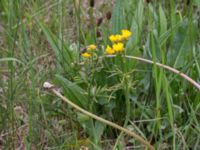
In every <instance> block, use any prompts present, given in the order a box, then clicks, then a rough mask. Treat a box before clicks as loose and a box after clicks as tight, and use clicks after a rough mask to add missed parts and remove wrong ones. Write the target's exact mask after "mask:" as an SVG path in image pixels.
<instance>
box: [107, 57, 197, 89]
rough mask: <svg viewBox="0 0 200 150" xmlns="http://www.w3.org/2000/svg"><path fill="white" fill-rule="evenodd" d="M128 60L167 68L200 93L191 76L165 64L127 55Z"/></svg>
mask: <svg viewBox="0 0 200 150" xmlns="http://www.w3.org/2000/svg"><path fill="white" fill-rule="evenodd" d="M115 56H116V55H108V56H107V57H115ZM125 57H126V58H129V59H135V60H139V61H142V62H146V63H149V64H155V65H157V66H159V67H162V68H165V69H167V70H169V71H171V72H174V73H175V74H178V75H180V76H181V77H182V78H184V79H186V80H187V81H189V82H190V83H191V84H192V85H193V86H195V87H196V88H197V89H198V90H199V91H200V84H199V83H197V82H196V81H194V80H193V79H192V78H190V77H189V76H187V75H186V74H184V73H182V72H180V71H178V70H177V69H175V68H172V67H170V66H167V65H164V64H161V63H158V62H154V61H151V60H148V59H144V58H141V57H135V56H129V55H125Z"/></svg>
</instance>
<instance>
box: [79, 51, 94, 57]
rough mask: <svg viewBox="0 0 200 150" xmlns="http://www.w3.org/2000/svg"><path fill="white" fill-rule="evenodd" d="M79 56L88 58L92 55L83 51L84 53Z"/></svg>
mask: <svg viewBox="0 0 200 150" xmlns="http://www.w3.org/2000/svg"><path fill="white" fill-rule="evenodd" d="M81 56H83V57H85V58H90V57H91V56H92V54H90V53H87V52H85V53H82V54H81Z"/></svg>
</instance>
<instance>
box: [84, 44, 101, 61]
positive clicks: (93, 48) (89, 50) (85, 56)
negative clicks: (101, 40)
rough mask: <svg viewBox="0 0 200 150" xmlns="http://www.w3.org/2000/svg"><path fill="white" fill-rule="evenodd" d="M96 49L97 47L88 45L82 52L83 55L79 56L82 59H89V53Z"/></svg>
mask: <svg viewBox="0 0 200 150" xmlns="http://www.w3.org/2000/svg"><path fill="white" fill-rule="evenodd" d="M96 48H97V46H96V45H94V44H91V45H89V46H88V47H87V51H86V52H84V53H82V54H81V56H83V57H84V58H90V57H92V53H91V51H93V50H95V49H96Z"/></svg>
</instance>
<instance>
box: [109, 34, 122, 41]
mask: <svg viewBox="0 0 200 150" xmlns="http://www.w3.org/2000/svg"><path fill="white" fill-rule="evenodd" d="M109 39H110V41H111V42H113V43H116V42H121V41H122V40H123V37H122V35H120V34H116V35H111V36H109Z"/></svg>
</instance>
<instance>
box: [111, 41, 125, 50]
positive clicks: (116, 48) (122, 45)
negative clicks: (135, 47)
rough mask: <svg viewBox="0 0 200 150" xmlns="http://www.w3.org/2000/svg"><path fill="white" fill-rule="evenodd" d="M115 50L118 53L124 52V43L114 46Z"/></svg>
mask: <svg viewBox="0 0 200 150" xmlns="http://www.w3.org/2000/svg"><path fill="white" fill-rule="evenodd" d="M113 50H114V51H116V52H122V51H124V44H123V43H116V44H113Z"/></svg>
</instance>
